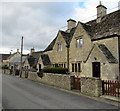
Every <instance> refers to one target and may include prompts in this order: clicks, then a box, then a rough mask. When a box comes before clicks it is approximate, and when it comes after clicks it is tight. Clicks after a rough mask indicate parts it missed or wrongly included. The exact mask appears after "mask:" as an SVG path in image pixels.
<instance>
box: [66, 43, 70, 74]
mask: <svg viewBox="0 0 120 111" xmlns="http://www.w3.org/2000/svg"><path fill="white" fill-rule="evenodd" d="M66 47H67V68H68V73H69V72H70V70H69V48H70V45H66Z"/></svg>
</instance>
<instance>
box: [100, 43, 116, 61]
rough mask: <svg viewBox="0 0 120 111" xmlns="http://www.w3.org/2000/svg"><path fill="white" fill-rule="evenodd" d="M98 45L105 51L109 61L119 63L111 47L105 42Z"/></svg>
mask: <svg viewBox="0 0 120 111" xmlns="http://www.w3.org/2000/svg"><path fill="white" fill-rule="evenodd" d="M98 47H99V48H100V50H101V51H102V52H103V54H104V55H105V56H106V58H107V60H108V61H109V63H118V61H117V59H116V58H115V57H114V56H113V55H112V53H111V52H110V51H109V49H108V48H107V47H106V46H105V45H104V44H99V45H98Z"/></svg>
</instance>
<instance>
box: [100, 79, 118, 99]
mask: <svg viewBox="0 0 120 111" xmlns="http://www.w3.org/2000/svg"><path fill="white" fill-rule="evenodd" d="M102 84H103V88H102V91H103V94H104V95H111V96H117V97H120V82H118V81H110V80H108V81H107V80H106V81H102Z"/></svg>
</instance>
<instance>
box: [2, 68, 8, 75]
mask: <svg viewBox="0 0 120 111" xmlns="http://www.w3.org/2000/svg"><path fill="white" fill-rule="evenodd" d="M2 74H10V70H9V69H2Z"/></svg>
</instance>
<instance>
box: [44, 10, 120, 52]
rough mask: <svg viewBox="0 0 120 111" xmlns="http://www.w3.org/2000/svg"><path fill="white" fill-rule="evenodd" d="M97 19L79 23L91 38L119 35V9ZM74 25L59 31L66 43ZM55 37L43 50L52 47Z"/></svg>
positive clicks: (69, 38)
mask: <svg viewBox="0 0 120 111" xmlns="http://www.w3.org/2000/svg"><path fill="white" fill-rule="evenodd" d="M96 21H97V19H94V20H92V21H89V22H87V23H81V22H80V23H81V25H82V26H83V28H84V29H85V30H86V32H87V33H88V34H89V35H90V37H91V40H96V39H102V38H105V37H106V36H111V35H116V34H118V35H120V31H119V30H120V10H117V11H115V12H113V13H110V14H106V15H105V16H104V17H102V19H101V22H99V23H97V22H96ZM75 30H76V27H75V28H73V29H71V30H70V32H68V31H60V32H61V34H62V35H63V38H64V39H65V42H66V45H68V44H70V42H71V39H72V37H73V34H74V32H75ZM56 39H57V37H56V38H55V39H54V40H53V41H52V42H51V43H50V45H49V46H48V47H47V48H46V49H45V50H44V51H49V50H52V49H53V46H54V44H55V41H56Z"/></svg>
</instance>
